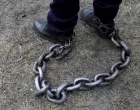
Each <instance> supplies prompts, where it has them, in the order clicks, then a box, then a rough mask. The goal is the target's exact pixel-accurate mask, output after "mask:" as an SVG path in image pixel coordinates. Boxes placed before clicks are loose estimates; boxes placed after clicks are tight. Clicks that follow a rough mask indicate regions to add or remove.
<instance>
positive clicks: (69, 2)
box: [47, 0, 79, 35]
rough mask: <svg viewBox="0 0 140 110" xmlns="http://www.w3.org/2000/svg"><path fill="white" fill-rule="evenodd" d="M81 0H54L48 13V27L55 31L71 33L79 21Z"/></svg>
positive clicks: (58, 33)
mask: <svg viewBox="0 0 140 110" xmlns="http://www.w3.org/2000/svg"><path fill="white" fill-rule="evenodd" d="M78 12H79V0H53V2H52V3H51V4H50V11H49V13H48V17H47V19H48V28H49V29H50V30H51V31H53V33H55V34H57V35H60V34H65V35H67V34H70V33H72V32H73V29H74V27H75V25H76V23H77V20H78V15H77V13H78Z"/></svg>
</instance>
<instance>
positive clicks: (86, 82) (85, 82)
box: [33, 31, 131, 104]
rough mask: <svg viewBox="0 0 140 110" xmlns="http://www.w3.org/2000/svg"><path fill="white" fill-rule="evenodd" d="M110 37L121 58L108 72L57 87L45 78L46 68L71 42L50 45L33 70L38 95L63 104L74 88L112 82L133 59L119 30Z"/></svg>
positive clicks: (61, 55) (59, 57)
mask: <svg viewBox="0 0 140 110" xmlns="http://www.w3.org/2000/svg"><path fill="white" fill-rule="evenodd" d="M109 38H110V39H111V41H112V42H113V43H114V44H115V45H116V47H118V48H119V49H120V50H121V51H122V54H121V59H120V61H118V62H117V63H115V64H114V65H113V66H112V67H111V70H110V71H109V72H108V73H100V74H97V75H95V77H94V79H91V80H90V79H88V78H76V79H75V80H74V82H68V83H64V84H62V85H61V86H60V87H58V88H57V89H53V88H52V87H51V85H50V83H49V82H48V81H47V80H46V79H45V76H44V74H45V70H46V67H47V65H46V64H47V62H48V61H49V60H51V59H62V58H63V57H65V56H66V55H67V54H68V53H69V52H70V50H71V43H70V42H69V43H66V44H65V45H61V44H55V45H54V46H52V47H50V49H49V52H46V53H43V54H42V55H41V56H40V57H39V59H38V60H37V61H36V62H35V65H34V67H33V72H34V73H35V75H36V78H35V86H36V95H41V94H46V95H47V99H48V100H49V101H51V102H53V103H57V104H61V103H64V102H65V101H66V99H67V95H68V93H69V92H72V91H74V90H80V91H82V90H89V89H91V88H93V87H96V86H105V85H108V84H110V83H111V82H112V81H113V80H114V79H115V78H116V77H117V76H118V75H120V74H121V73H122V71H123V70H125V68H126V67H127V66H128V65H129V63H130V60H131V51H130V49H129V47H128V46H127V45H126V43H125V42H124V41H123V40H122V39H121V38H120V37H119V35H118V32H116V31H114V32H113V33H111V34H110V36H109Z"/></svg>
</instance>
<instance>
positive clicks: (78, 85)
mask: <svg viewBox="0 0 140 110" xmlns="http://www.w3.org/2000/svg"><path fill="white" fill-rule="evenodd" d="M80 87H81V84H77V85H73V86H70V87H67V88H66V91H69V92H70V91H73V90H78V89H79V88H80Z"/></svg>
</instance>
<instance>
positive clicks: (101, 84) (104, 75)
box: [94, 73, 110, 86]
mask: <svg viewBox="0 0 140 110" xmlns="http://www.w3.org/2000/svg"><path fill="white" fill-rule="evenodd" d="M109 76H110V74H109V73H101V74H97V75H96V76H95V77H94V80H95V81H98V80H99V79H101V80H102V82H101V83H100V84H98V86H105V85H108V84H110V82H106V81H105V78H106V77H109Z"/></svg>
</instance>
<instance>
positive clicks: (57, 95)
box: [56, 83, 72, 98]
mask: <svg viewBox="0 0 140 110" xmlns="http://www.w3.org/2000/svg"><path fill="white" fill-rule="evenodd" d="M71 85H72V83H64V84H62V85H61V86H60V87H58V88H57V90H56V97H57V98H60V94H61V92H62V90H64V89H65V88H66V87H68V86H71Z"/></svg>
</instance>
